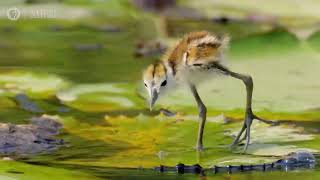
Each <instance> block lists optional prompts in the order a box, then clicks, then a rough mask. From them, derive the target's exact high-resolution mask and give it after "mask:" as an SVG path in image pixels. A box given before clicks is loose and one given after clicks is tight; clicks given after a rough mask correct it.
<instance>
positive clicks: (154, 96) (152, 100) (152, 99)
mask: <svg viewBox="0 0 320 180" xmlns="http://www.w3.org/2000/svg"><path fill="white" fill-rule="evenodd" d="M157 99H158V92H157V90H156V89H154V90H153V91H152V92H151V97H150V111H152V108H153V105H154V104H155V102H156V101H157Z"/></svg>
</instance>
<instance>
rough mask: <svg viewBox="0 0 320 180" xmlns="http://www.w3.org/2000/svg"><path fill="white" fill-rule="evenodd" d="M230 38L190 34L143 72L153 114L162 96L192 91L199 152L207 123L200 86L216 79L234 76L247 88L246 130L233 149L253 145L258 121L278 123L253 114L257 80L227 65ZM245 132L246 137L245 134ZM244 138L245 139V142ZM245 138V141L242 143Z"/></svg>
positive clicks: (242, 130)
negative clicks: (180, 88)
mask: <svg viewBox="0 0 320 180" xmlns="http://www.w3.org/2000/svg"><path fill="white" fill-rule="evenodd" d="M229 42H230V38H229V36H227V35H220V34H217V33H212V32H208V31H196V32H190V33H188V34H186V35H184V36H183V37H182V38H181V39H180V40H179V41H178V43H177V44H176V45H175V46H174V47H173V48H171V49H169V50H167V52H166V53H165V54H164V55H163V57H162V58H161V59H160V60H157V61H155V62H154V63H152V64H150V65H148V66H147V67H146V69H145V70H144V71H143V77H142V78H143V83H144V86H145V89H146V91H147V93H148V96H149V108H150V110H152V108H153V107H154V105H155V103H156V101H157V100H158V99H159V97H160V96H162V95H164V94H166V93H167V92H170V91H174V90H175V89H176V87H177V86H179V85H181V84H185V85H187V87H188V89H190V91H191V93H192V95H193V97H194V99H195V101H196V103H197V107H198V112H199V129H198V136H197V142H196V147H195V148H196V150H198V151H202V150H204V146H203V132H204V127H205V122H206V116H207V115H206V114H207V108H206V106H205V104H204V103H203V101H202V99H201V97H200V95H199V93H198V91H197V85H198V84H199V83H202V82H204V81H203V80H204V79H210V78H211V77H215V76H216V75H222V76H230V77H232V78H236V79H238V80H241V81H242V82H243V83H244V84H245V87H246V107H245V117H244V122H243V125H242V128H241V129H240V131H239V132H238V134H237V136H236V137H235V139H234V140H233V142H232V144H231V146H230V147H231V149H232V148H234V147H235V146H236V145H237V144H239V143H240V142H242V141H243V140H246V142H245V146H244V149H243V152H246V150H247V148H248V145H249V143H250V128H251V124H252V121H253V120H254V119H256V120H259V121H262V122H264V123H268V124H273V123H275V122H273V121H270V120H266V119H262V118H260V117H258V116H256V115H255V114H254V113H253V111H252V93H253V79H252V77H251V76H250V75H247V74H241V73H237V72H234V71H232V70H230V69H229V68H228V67H227V66H226V65H225V64H226V63H225V51H226V49H228V46H229ZM244 131H245V134H244V136H243V137H242V135H243V132H244ZM241 137H242V138H241ZM240 138H241V139H240Z"/></svg>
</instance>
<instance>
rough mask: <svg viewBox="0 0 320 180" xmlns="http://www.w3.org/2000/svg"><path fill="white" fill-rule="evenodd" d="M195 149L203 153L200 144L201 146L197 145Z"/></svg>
mask: <svg viewBox="0 0 320 180" xmlns="http://www.w3.org/2000/svg"><path fill="white" fill-rule="evenodd" d="M195 149H196V150H197V151H203V150H204V147H203V145H202V144H201V145H200V144H198V145H196V147H195Z"/></svg>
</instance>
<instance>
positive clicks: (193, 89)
mask: <svg viewBox="0 0 320 180" xmlns="http://www.w3.org/2000/svg"><path fill="white" fill-rule="evenodd" d="M189 86H190V90H191V92H192V94H193V96H194V98H195V100H196V102H197V105H198V110H199V118H200V122H199V130H198V138H197V145H196V149H197V150H198V151H201V150H203V142H202V139H203V131H204V125H205V123H206V118H207V108H206V106H205V105H204V104H203V102H202V100H201V98H200V96H199V94H198V92H197V89H196V87H195V85H193V84H190V85H189Z"/></svg>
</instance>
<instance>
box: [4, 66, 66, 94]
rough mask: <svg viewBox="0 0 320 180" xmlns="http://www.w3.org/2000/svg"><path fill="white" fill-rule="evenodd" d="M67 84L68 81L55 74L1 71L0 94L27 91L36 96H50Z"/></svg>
mask: <svg viewBox="0 0 320 180" xmlns="http://www.w3.org/2000/svg"><path fill="white" fill-rule="evenodd" d="M67 85H68V83H67V82H65V81H64V80H63V79H61V78H60V77H58V76H55V75H48V74H42V73H33V72H25V71H9V72H1V73H0V89H1V93H0V95H1V94H4V95H6V94H7V95H12V94H17V93H26V94H28V95H30V96H34V97H35V98H40V97H48V96H53V95H54V94H55V93H56V92H57V91H58V90H60V89H62V88H64V87H66V86H67Z"/></svg>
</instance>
